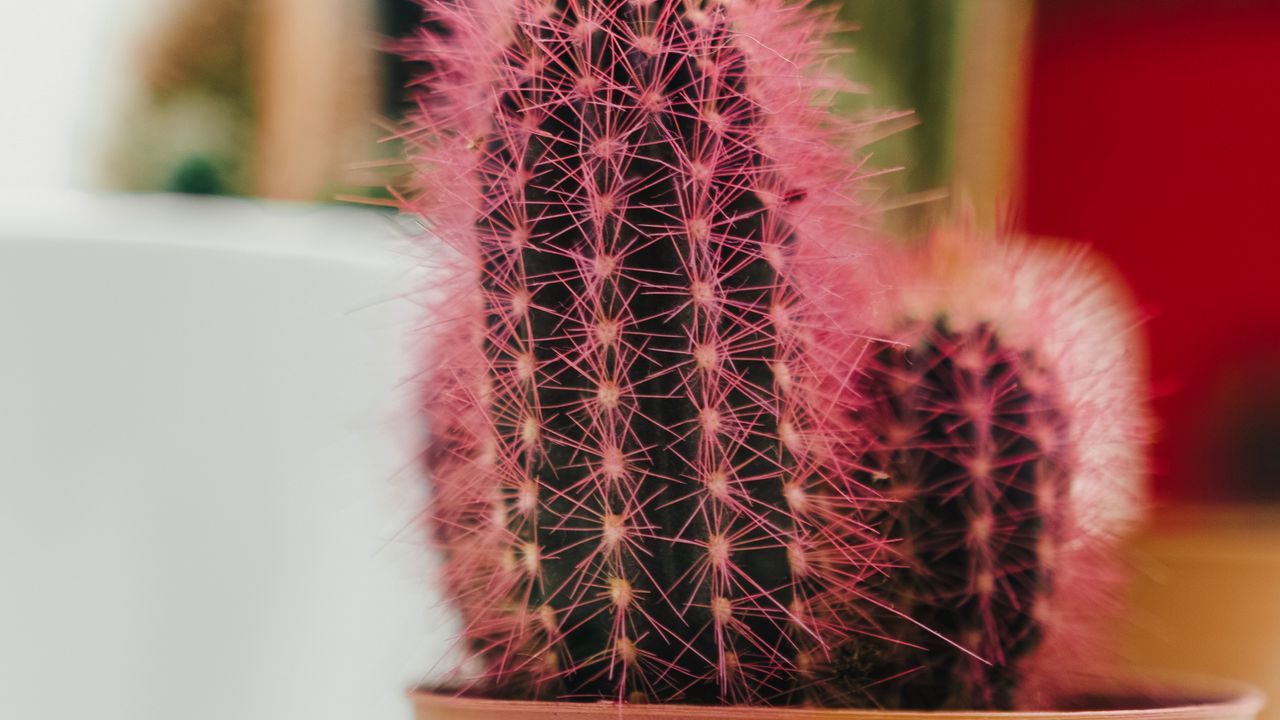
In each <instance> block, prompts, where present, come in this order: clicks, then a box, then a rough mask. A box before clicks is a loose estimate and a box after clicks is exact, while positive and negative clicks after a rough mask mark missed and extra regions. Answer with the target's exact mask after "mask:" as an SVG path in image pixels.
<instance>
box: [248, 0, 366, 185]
mask: <svg viewBox="0 0 1280 720" xmlns="http://www.w3.org/2000/svg"><path fill="white" fill-rule="evenodd" d="M373 10H374V8H373V5H372V3H370V2H367V1H362V2H352V1H351V0H259V2H258V8H257V13H258V15H257V26H256V31H255V33H254V37H253V45H254V48H255V51H254V53H253V56H254V60H253V65H254V68H255V75H256V90H257V99H258V126H257V188H256V189H257V194H259V195H261V196H263V197H268V198H276V199H287V200H316V199H325V198H327V197H330V196H332V194H333V191H334V188H335V187H337V186H341V185H346V184H351V183H350V180H351V178H350V173H351V172H352V171H350V170H349V168H351V167H352V166H353V165H354V164H355V163H357V162H360V161H363V160H367V159H368V156H369V152H370V150H369V148H370V147H371V141H372V140H373V139H374V136H375V128H374V124H373V123H374V120H375V113H376V108H377V107H378V97H377V96H378V88H379V82H378V81H377V79H376V73H377V67H376V62H377V55H376V52H375V51H376V44H377V39H376V37H375V35H374V33H373V25H374V23H373Z"/></svg>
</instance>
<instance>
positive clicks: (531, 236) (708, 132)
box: [415, 0, 876, 704]
mask: <svg viewBox="0 0 1280 720" xmlns="http://www.w3.org/2000/svg"><path fill="white" fill-rule="evenodd" d="M428 10H429V17H430V21H431V23H432V26H433V27H436V28H440V31H438V32H434V33H424V35H423V36H422V37H421V38H420V39H419V41H418V42H417V44H416V48H415V51H416V52H417V53H418V54H419V56H420V59H424V60H426V61H427V62H428V64H429V65H430V67H431V71H430V72H429V73H428V74H427V76H426V77H424V78H423V80H422V85H423V86H424V87H425V88H426V92H425V93H424V97H423V100H422V102H421V113H420V117H419V118H418V121H419V123H420V128H419V129H420V131H421V132H420V139H421V143H420V144H419V149H420V156H419V158H418V159H419V164H420V166H421V167H423V168H424V170H423V178H424V179H423V183H422V185H423V192H422V198H421V199H420V201H419V203H418V205H417V206H416V207H415V209H417V210H418V211H419V212H421V213H422V214H423V215H424V216H425V217H426V218H427V220H428V222H429V223H430V225H431V227H432V230H433V232H434V233H436V234H437V235H438V236H440V237H442V238H443V239H444V240H445V241H446V242H447V243H448V244H449V245H451V246H452V247H453V249H454V250H456V251H457V254H458V255H459V257H460V258H461V261H462V264H461V265H459V267H458V268H457V269H456V272H454V273H453V275H454V276H455V279H457V278H461V279H462V281H463V282H462V283H460V284H458V285H457V286H456V287H453V288H451V289H450V290H448V291H446V293H445V294H447V295H448V300H447V302H446V303H444V306H443V307H442V308H441V309H440V312H439V313H438V315H439V316H440V317H442V318H445V319H444V320H442V321H440V322H439V323H438V324H439V325H440V327H441V330H440V332H439V333H437V334H436V335H435V336H434V348H433V349H432V351H431V352H432V358H431V361H430V368H431V374H430V377H429V378H428V379H427V383H426V385H427V394H428V397H427V399H426V408H427V412H428V415H429V423H430V425H431V446H430V451H429V453H428V455H429V457H428V465H429V471H430V473H431V477H432V488H433V495H434V497H433V507H432V513H431V514H432V518H433V527H434V533H435V537H436V539H437V540H438V541H439V544H440V545H441V546H442V547H443V548H444V549H445V554H446V569H445V574H446V584H447V585H448V586H449V588H450V592H451V593H452V594H453V599H454V602H455V604H456V605H457V606H458V607H459V608H460V610H461V612H462V616H463V622H464V624H465V629H464V636H465V640H466V643H467V648H468V651H469V653H470V655H471V661H470V665H471V671H472V672H471V675H470V676H469V678H468V679H467V681H466V682H467V683H468V688H469V689H470V690H471V691H472V692H476V693H488V694H494V695H499V696H506V697H523V698H558V699H583V700H598V699H611V700H626V701H641V702H644V701H647V702H683V703H755V704H766V703H778V704H788V703H797V702H803V701H812V700H814V699H815V698H817V697H818V696H820V695H821V694H822V693H824V692H828V691H829V690H828V688H826V687H825V685H826V684H825V683H822V682H820V680H821V678H822V676H823V673H825V672H828V671H829V670H830V659H831V657H833V653H832V649H833V648H834V647H836V646H838V645H841V644H842V643H844V642H847V641H848V640H849V638H850V637H852V636H854V635H855V634H857V633H858V632H859V630H860V628H862V627H863V626H865V625H866V619H867V618H866V611H865V610H860V609H859V607H860V603H861V601H860V600H859V599H858V597H857V594H856V588H857V587H859V586H860V584H861V582H862V578H863V577H864V576H865V575H866V574H868V573H870V572H872V571H873V570H874V559H873V558H874V554H875V550H876V548H875V545H876V541H875V539H874V537H873V535H872V534H871V533H868V532H865V531H864V529H863V528H864V525H863V524H862V523H861V522H860V521H859V520H858V516H859V507H860V505H859V503H858V502H857V500H856V498H854V497H852V496H853V495H855V494H857V493H856V492H855V490H854V489H853V487H852V486H851V485H849V483H848V482H847V481H840V482H837V481H836V479H835V478H837V477H839V476H840V475H839V473H838V471H837V470H834V469H832V466H833V465H836V464H838V462H837V461H833V460H832V458H839V457H842V456H844V455H846V453H842V452H840V451H839V449H838V447H837V446H838V445H839V444H840V442H841V437H842V435H841V432H840V430H839V428H838V427H835V426H834V425H833V423H834V422H835V421H834V420H833V418H836V417H837V416H838V415H839V413H834V412H831V411H829V410H826V409H823V408H821V407H819V405H818V398H822V397H825V396H826V395H827V394H825V393H821V392H819V391H818V388H817V384H818V382H819V380H818V379H817V378H820V377H822V376H823V373H822V372H821V371H820V369H819V365H820V364H821V363H822V362H823V361H824V360H823V358H824V357H825V356H826V355H828V354H829V355H830V356H831V357H838V356H841V355H842V354H847V350H848V349H847V348H840V347H836V346H838V345H840V344H841V342H843V341H842V340H840V339H833V338H838V333H835V332H834V331H831V330H830V329H828V328H824V327H823V320H824V319H825V318H826V317H827V316H828V315H830V314H831V313H828V312H827V311H826V310H824V309H821V308H819V307H817V302H816V301H815V299H814V297H815V295H820V293H812V292H810V291H809V287H811V286H813V285H814V284H816V283H820V282H821V280H820V279H818V278H819V276H820V275H821V274H822V270H820V268H823V267H824V266H829V265H830V264H831V262H832V261H833V259H834V260H836V261H839V260H840V259H841V257H840V255H841V253H840V251H839V250H831V249H829V248H823V249H819V248H818V245H817V242H816V241H814V240H811V239H810V238H815V237H817V236H818V235H820V234H822V232H821V230H822V228H823V227H824V223H825V224H826V226H825V227H827V228H830V227H832V226H833V222H835V221H833V217H834V216H833V215H832V214H831V213H828V212H826V210H824V209H823V205H822V202H821V201H820V200H815V198H814V197H813V196H815V195H821V194H823V193H826V194H828V195H830V196H832V197H834V196H836V195H839V194H841V193H844V190H845V188H846V186H847V185H848V184H849V182H850V181H851V180H853V179H854V177H855V175H856V173H857V171H856V168H855V167H852V166H847V165H845V164H844V163H846V162H847V161H846V160H845V159H844V157H843V156H845V155H847V154H848V152H849V148H848V146H847V145H846V146H845V147H844V148H843V149H838V148H836V147H835V145H834V144H833V143H832V142H830V140H829V138H828V135H829V134H830V133H831V132H832V125H831V124H829V123H828V122H827V120H828V118H827V112H826V108H825V105H824V104H823V102H822V100H823V90H824V88H825V87H826V86H825V85H823V82H824V81H823V80H822V77H821V76H820V75H817V74H815V73H813V72H811V70H812V68H814V67H816V66H817V65H818V64H819V63H818V62H817V60H816V59H815V58H816V55H815V53H816V52H817V48H818V45H817V43H816V40H815V36H816V34H817V33H818V32H819V30H820V29H821V26H822V25H823V22H822V21H821V19H820V18H816V17H815V16H813V15H812V14H810V13H809V12H808V11H805V10H803V9H801V8H795V7H788V6H784V5H782V4H780V3H773V2H767V1H766V2H761V3H756V4H753V5H750V7H748V6H747V5H746V4H742V5H734V6H730V5H729V4H727V3H719V2H677V1H673V0H620V1H619V0H583V1H582V2H572V1H568V0H556V1H554V2H542V1H539V0H502V1H498V0H486V1H482V2H478V3H477V2H467V0H458V1H457V2H455V1H452V0H450V1H448V2H445V1H443V0H442V1H441V2H438V3H436V4H429V5H428ZM843 201H844V203H845V204H846V205H848V204H849V199H848V195H847V194H846V195H845V196H844V200H843ZM845 230H846V231H847V228H845ZM842 234H847V232H845V233H842ZM815 257H822V258H823V262H815V261H814V258H815ZM815 269H818V270H816V271H815ZM816 333H824V337H826V338H827V340H826V341H825V342H824V343H823V344H824V346H825V348H827V349H828V350H829V352H824V351H822V350H821V349H815V348H814V345H815V343H814V342H813V341H812V338H813V337H814V336H815V334H816ZM849 342H853V341H852V340H850V341H849ZM817 701H818V702H824V703H826V702H847V701H830V700H826V699H818V700H817Z"/></svg>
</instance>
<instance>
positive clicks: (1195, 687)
mask: <svg viewBox="0 0 1280 720" xmlns="http://www.w3.org/2000/svg"><path fill="white" fill-rule="evenodd" d="M408 694H409V696H410V698H412V700H413V701H414V703H415V704H416V705H418V706H419V707H435V708H441V709H446V708H447V709H454V710H469V711H473V712H490V713H495V712H502V713H503V715H510V716H511V717H512V718H513V720H517V719H518V720H526V719H529V718H532V719H534V720H536V719H539V718H599V717H601V711H602V710H604V709H606V708H608V709H610V710H611V712H610V716H611V717H617V718H624V719H626V718H634V719H637V720H639V719H640V718H659V717H662V718H690V719H691V720H698V719H702V720H727V719H728V718H733V719H735V720H766V719H767V720H840V719H841V718H848V719H849V720H912V719H919V718H928V719H933V720H937V719H938V718H947V719H948V720H951V719H954V720H977V719H979V718H985V719H989V720H1021V719H1023V718H1025V719H1026V720H1095V719H1096V720H1119V719H1125V718H1133V719H1135V720H1137V719H1140V720H1201V719H1204V720H1208V719H1210V718H1213V719H1215V720H1216V719H1221V718H1251V717H1253V716H1255V715H1256V714H1257V713H1258V711H1259V710H1260V709H1261V708H1262V705H1263V703H1264V699H1265V698H1264V695H1263V693H1262V691H1261V690H1259V689H1258V688H1256V687H1254V686H1252V685H1249V684H1247V683H1243V682H1238V681H1235V680H1226V679H1222V678H1216V677H1211V676H1207V675H1199V674H1190V673H1164V672H1161V673H1146V672H1144V673H1141V674H1136V673H1126V679H1125V680H1123V681H1117V682H1115V683H1108V684H1106V685H1102V686H1100V687H1099V688H1097V689H1094V688H1088V687H1086V688H1084V689H1083V691H1082V693H1081V695H1088V694H1094V695H1099V696H1104V697H1105V696H1114V697H1129V696H1134V695H1140V694H1150V695H1151V696H1152V700H1151V701H1150V706H1146V707H1121V708H1117V709H1106V710H1103V709H1098V710H1025V711H1023V710H992V711H986V710H933V711H920V710H875V709H849V708H839V709H836V708H818V707H765V706H752V705H678V704H660V703H652V704H650V703H645V704H627V703H615V702H611V701H606V700H602V701H598V702H567V701H558V700H495V699H492V698H478V697H467V696H465V695H460V694H458V693H457V692H449V691H442V690H437V689H432V688H427V687H419V688H414V689H412V690H410V691H409V693H408ZM1161 697H1164V698H1168V702H1167V704H1162V702H1161V700H1160V698H1161ZM494 717H497V715H494Z"/></svg>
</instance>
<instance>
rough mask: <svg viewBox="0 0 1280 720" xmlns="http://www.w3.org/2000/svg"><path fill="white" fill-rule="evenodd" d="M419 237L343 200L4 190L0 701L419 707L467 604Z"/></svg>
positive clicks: (0, 218) (129, 706) (149, 710)
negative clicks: (416, 350) (442, 568)
mask: <svg viewBox="0 0 1280 720" xmlns="http://www.w3.org/2000/svg"><path fill="white" fill-rule="evenodd" d="M403 245H404V242H403V241H402V240H400V239H399V238H398V237H397V235H396V233H395V232H393V230H392V227H391V222H390V221H389V220H388V219H386V218H385V217H382V216H377V215H373V214H369V213H362V212H357V211H353V210H340V209H332V208H330V209H318V208H308V207H303V206H273V205H261V204H254V203H249V202H239V201H230V200H196V199H183V198H173V197H145V198H106V199H102V198H97V199H95V198H85V197H58V198H45V199H44V200H40V201H31V200H29V199H18V198H12V197H11V198H7V199H0V717H6V718H24V717H25V718H56V719H60V718H77V719H78V718H89V717H92V718H95V719H96V720H117V719H119V720H125V719H128V720H151V719H153V718H154V719H155V720H160V719H162V718H163V719H165V720H170V719H172V718H184V720H201V719H204V718H208V719H210V720H213V719H215V718H216V719H217V720H229V719H231V718H234V719H235V720H255V719H258V718H261V719H263V720H267V719H270V720H280V719H281V718H307V719H308V720H320V719H322V718H335V719H336V718H343V719H344V720H349V719H351V718H361V719H362V720H370V719H374V720H376V719H380V718H403V717H406V715H407V714H408V712H409V710H408V707H407V703H406V701H405V699H404V696H403V691H404V688H406V687H408V686H410V685H413V684H415V683H417V682H419V681H420V680H421V679H422V672H423V670H424V669H426V668H428V667H429V666H430V663H431V662H432V661H433V660H434V659H435V658H438V657H439V656H440V655H441V654H442V653H443V652H444V650H443V648H444V646H445V642H446V640H445V638H447V637H448V636H449V635H450V633H451V632H452V629H451V628H448V627H444V626H443V625H444V621H443V620H441V619H440V617H439V616H440V613H439V612H438V611H436V610H434V603H435V601H436V599H435V598H433V597H430V596H429V594H428V592H427V591H426V589H425V588H426V585H427V583H426V578H427V577H429V574H430V571H429V568H427V567H426V562H425V556H424V553H423V552H422V550H421V547H420V545H421V543H420V542H419V535H418V530H417V527H416V526H414V525H413V524H412V523H413V521H414V511H415V508H416V503H417V498H416V490H415V484H414V483H413V480H412V478H410V477H408V476H407V473H408V472H411V463H410V456H411V454H412V445H413V442H412V434H413V433H412V425H411V423H410V422H408V421H407V418H406V414H407V412H408V410H407V408H408V405H409V403H410V402H411V399H412V398H411V397H410V395H411V393H410V391H409V390H408V389H407V386H406V385H405V384H404V382H405V380H406V378H407V376H408V374H409V365H408V362H407V357H408V353H407V350H406V347H407V345H406V341H405V339H404V338H405V337H406V333H407V328H408V327H409V323H411V322H412V320H413V315H414V310H413V308H412V305H411V303H409V302H408V301H407V300H404V299H401V297H400V296H401V294H402V293H404V292H405V291H406V290H407V289H408V288H409V287H410V284H411V282H412V281H411V279H410V275H411V273H410V270H409V268H410V266H411V263H410V261H409V259H408V258H407V257H405V256H404V255H403V253H402V246H403Z"/></svg>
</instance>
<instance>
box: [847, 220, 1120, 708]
mask: <svg viewBox="0 0 1280 720" xmlns="http://www.w3.org/2000/svg"><path fill="white" fill-rule="evenodd" d="M922 261H923V262H922ZM921 265H924V266H925V269H924V271H923V272H922V271H921V267H920V266H921ZM1091 265H1096V263H1094V262H1093V261H1091V260H1089V258H1088V257H1087V256H1086V255H1084V254H1083V251H1082V250H1080V249H1075V250H1054V249H1049V248H1046V247H1042V246H1032V245H1024V244H1021V243H1017V242H1011V241H1005V242H990V241H988V240H985V239H983V238H975V237H964V236H960V235H957V234H954V233H952V234H939V235H938V236H937V237H936V238H935V240H934V242H933V244H932V245H931V246H930V247H929V248H928V249H927V251H926V252H925V253H924V254H920V255H917V256H915V257H912V258H911V259H909V260H907V261H906V262H904V263H903V265H902V268H903V269H902V270H900V271H899V272H898V273H896V274H897V276H898V280H899V282H900V284H901V286H900V287H899V288H898V290H897V292H896V293H894V296H893V299H892V300H891V301H889V303H888V304H890V305H891V306H893V307H891V308H890V309H888V310H886V311H885V312H884V315H885V316H887V317H894V316H897V317H899V318H900V319H899V320H898V321H896V323H895V324H896V325H897V327H893V328H891V329H890V332H888V333H886V334H885V335H886V336H887V337H886V339H885V340H882V341H877V342H876V343H874V344H873V346H872V348H871V350H870V351H869V352H868V357H869V360H868V361H866V362H864V363H863V364H862V372H861V374H860V379H859V381H858V382H857V383H855V384H854V385H853V387H852V389H853V391H854V393H855V394H856V395H857V396H858V397H857V400H856V402H857V404H858V406H859V407H858V410H857V412H856V415H857V418H858V422H859V424H860V425H861V426H862V428H863V432H864V433H865V435H866V437H867V440H868V443H867V445H866V447H865V448H864V452H863V455H862V457H861V470H860V471H859V472H858V473H857V474H856V476H857V477H858V478H859V479H860V480H861V481H862V482H864V483H866V484H867V485H870V486H872V487H875V488H877V489H879V490H880V491H881V492H882V493H883V494H884V496H885V497H886V498H887V500H888V502H887V503H886V504H884V505H883V506H881V511H880V512H879V513H878V514H876V515H874V516H873V518H872V520H871V522H873V523H874V524H875V525H876V526H877V527H878V528H879V529H880V530H881V532H882V533H883V535H884V536H885V537H886V538H889V539H890V541H891V547H893V548H894V551H893V553H892V554H893V556H894V557H896V562H894V563H893V564H894V565H895V567H894V568H892V569H890V570H888V571H887V573H886V574H885V575H884V576H883V577H882V578H881V579H880V580H879V581H878V582H877V583H875V590H874V592H876V593H878V594H879V595H880V596H881V597H882V598H883V599H884V600H885V601H886V602H887V603H889V604H890V605H892V606H893V607H895V608H896V609H898V610H899V611H901V612H902V613H904V614H906V615H908V616H910V617H911V618H912V619H914V620H916V621H918V622H919V623H920V624H921V625H923V626H925V627H928V628H929V629H930V630H933V631H936V632H937V633H939V634H941V635H942V636H944V637H946V638H949V639H951V640H954V641H955V642H956V643H957V644H958V646H955V645H949V644H947V643H945V642H943V641H942V640H941V639H940V638H939V637H937V636H933V635H930V634H928V633H924V632H922V631H921V630H920V629H919V627H915V626H912V625H910V624H907V623H904V622H902V621H901V619H897V618H893V617H886V618H885V619H884V621H883V623H882V625H883V626H884V627H885V628H886V629H887V630H888V631H889V634H890V635H892V636H894V637H896V638H898V639H899V640H901V641H902V644H899V645H896V646H883V647H879V648H875V649H874V651H873V652H870V653H863V654H862V655H861V656H860V657H859V658H857V661H858V662H857V666H856V670H857V673H855V677H861V676H865V677H871V678H875V677H879V678H884V681H883V682H881V683H879V684H877V685H875V686H874V688H872V690H871V698H872V699H873V701H874V702H875V704H877V705H880V706H883V707H891V708H912V709H976V710H985V709H1011V708H1013V707H1014V705H1015V702H1016V701H1021V703H1022V704H1024V705H1025V704H1027V703H1034V702H1036V701H1037V700H1036V699H1035V698H1031V697H1029V695H1030V694H1032V693H1033V692H1034V691H1033V690H1032V689H1031V688H1032V686H1033V685H1037V684H1038V685H1039V687H1040V688H1046V687H1048V686H1051V685H1054V684H1055V683H1053V682H1044V681H1039V682H1037V681H1038V679H1037V678H1036V677H1035V675H1037V674H1043V673H1049V674H1053V673H1056V674H1057V675H1058V679H1059V680H1060V682H1058V683H1056V685H1057V686H1058V687H1069V682H1067V681H1065V679H1064V676H1065V675H1066V674H1068V673H1069V664H1059V665H1057V666H1056V667H1054V668H1052V669H1050V668H1047V667H1044V666H1043V665H1042V666H1041V667H1042V670H1037V669H1036V667H1035V660H1034V657H1035V651H1036V650H1037V648H1038V646H1039V645H1040V644H1041V642H1042V640H1044V639H1045V638H1046V634H1048V635H1049V636H1050V639H1051V641H1052V643H1054V644H1059V645H1060V644H1061V642H1062V641H1063V640H1064V639H1065V637H1066V636H1067V633H1074V632H1079V631H1080V629H1081V628H1080V627H1079V625H1078V624H1076V625H1075V626H1074V627H1065V626H1066V625H1068V624H1069V615H1066V614H1064V612H1063V611H1064V609H1066V610H1067V611H1069V612H1070V613H1076V614H1079V613H1088V612H1093V611H1095V610H1096V609H1097V604H1096V602H1091V601H1089V599H1088V598H1086V597H1082V596H1081V592H1080V590H1081V587H1080V586H1083V587H1085V588H1092V589H1093V594H1094V595H1095V598H1096V597H1097V596H1098V595H1100V594H1102V593H1105V592H1106V588H1105V581H1106V575H1105V574H1104V573H1103V572H1102V571H1103V570H1104V567H1102V566H1101V565H1099V564H1098V562H1097V561H1098V560H1099V559H1100V558H1101V557H1102V552H1101V551H1102V550H1103V549H1104V548H1105V547H1106V546H1107V543H1108V541H1109V540H1110V539H1111V537H1112V535H1113V533H1115V532H1116V531H1117V529H1118V528H1121V527H1123V524H1124V521H1126V520H1127V519H1128V518H1129V517H1130V516H1131V515H1132V513H1133V512H1134V510H1133V505H1132V504H1131V503H1132V498H1133V496H1134V494H1135V492H1136V490H1137V488H1136V487H1135V483H1136V479H1137V478H1139V477H1140V474H1141V471H1142V467H1141V455H1140V447H1141V439H1142V438H1143V434H1144V427H1145V416H1144V414H1143V411H1142V409H1141V408H1142V406H1143V404H1142V402H1141V400H1142V397H1141V394H1140V385H1139V382H1138V377H1139V375H1138V372H1137V369H1136V365H1137V363H1136V362H1135V359H1136V358H1135V352H1136V348H1137V345H1136V343H1135V341H1134V340H1133V338H1132V336H1131V333H1130V332H1129V330H1130V327H1131V319H1132V313H1131V311H1129V310H1128V309H1127V307H1126V306H1125V305H1124V304H1123V303H1120V302H1118V301H1117V300H1116V298H1115V297H1114V291H1113V290H1112V289H1111V285H1110V284H1109V283H1108V282H1106V281H1105V280H1103V279H1101V275H1100V274H1099V272H1098V271H1097V268H1096V267H1091ZM1137 359H1140V358H1137ZM1064 595H1070V596H1071V597H1069V598H1064V597H1063V596H1064ZM966 651H967V652H966ZM1059 657H1060V658H1061V654H1060V655H1059ZM1095 659H1096V658H1095ZM1077 667H1078V663H1077ZM1040 680H1043V679H1040Z"/></svg>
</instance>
